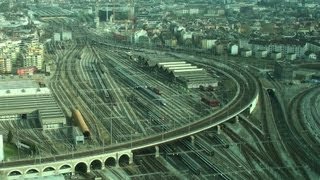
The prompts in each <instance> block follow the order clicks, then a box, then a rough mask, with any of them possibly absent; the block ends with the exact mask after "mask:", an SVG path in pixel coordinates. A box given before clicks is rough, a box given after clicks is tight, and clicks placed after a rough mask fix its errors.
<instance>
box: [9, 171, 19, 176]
mask: <svg viewBox="0 0 320 180" xmlns="http://www.w3.org/2000/svg"><path fill="white" fill-rule="evenodd" d="M21 175H22V173H21V172H20V171H11V172H10V173H9V174H8V176H21Z"/></svg>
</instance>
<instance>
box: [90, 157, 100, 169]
mask: <svg viewBox="0 0 320 180" xmlns="http://www.w3.org/2000/svg"><path fill="white" fill-rule="evenodd" d="M90 169H92V170H98V169H102V162H101V161H100V160H97V159H96V160H94V161H92V162H91V164H90Z"/></svg>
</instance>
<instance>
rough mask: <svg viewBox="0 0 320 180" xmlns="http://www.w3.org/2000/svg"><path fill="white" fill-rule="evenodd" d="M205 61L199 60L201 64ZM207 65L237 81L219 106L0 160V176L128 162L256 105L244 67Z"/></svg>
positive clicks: (52, 172)
mask: <svg viewBox="0 0 320 180" xmlns="http://www.w3.org/2000/svg"><path fill="white" fill-rule="evenodd" d="M205 64H206V63H203V65H205ZM207 65H208V64H207ZM208 66H215V67H216V69H217V70H219V71H221V72H222V71H223V72H224V74H226V75H227V76H228V77H230V78H231V79H232V80H233V81H234V82H235V83H236V85H237V92H236V96H235V97H234V98H233V99H232V100H231V101H230V102H229V103H228V104H226V105H225V106H224V107H223V108H221V109H220V110H218V111H216V112H214V113H212V114H210V115H208V116H206V117H203V118H201V119H199V120H197V121H195V122H192V123H189V124H187V125H185V126H182V127H179V128H177V129H172V130H168V131H166V132H163V133H160V134H156V135H153V136H148V137H144V138H142V139H137V140H133V141H129V142H124V143H119V144H113V145H111V146H106V147H99V148H96V149H91V150H88V151H83V152H74V153H72V154H63V155H56V156H53V157H42V158H41V157H39V158H36V159H24V160H18V161H9V162H2V163H1V164H0V177H1V179H17V178H28V177H29V178H32V177H38V176H49V175H55V174H64V173H72V174H73V173H75V172H76V171H81V172H84V173H85V172H90V170H94V169H103V168H105V167H108V166H119V162H121V161H125V162H127V163H131V162H132V159H133V153H132V152H133V151H134V150H139V149H142V148H146V147H153V146H155V147H156V150H158V148H157V146H158V145H160V144H163V143H167V142H171V141H175V140H177V139H180V138H184V137H188V136H191V135H193V134H196V133H199V132H201V131H204V130H207V129H209V128H212V127H215V126H217V125H219V124H221V123H224V122H226V121H228V120H229V119H232V118H237V115H238V114H240V113H242V112H248V113H251V112H252V111H253V110H254V108H255V107H256V104H257V101H258V98H259V93H258V88H257V82H256V80H255V78H254V77H253V76H252V75H251V74H250V73H248V72H247V71H246V70H244V69H241V68H239V67H238V66H237V65H235V64H232V63H222V62H214V63H210V65H208Z"/></svg>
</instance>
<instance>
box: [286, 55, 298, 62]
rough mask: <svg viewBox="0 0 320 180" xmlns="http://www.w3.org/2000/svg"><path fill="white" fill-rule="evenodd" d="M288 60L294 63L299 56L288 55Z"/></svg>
mask: <svg viewBox="0 0 320 180" xmlns="http://www.w3.org/2000/svg"><path fill="white" fill-rule="evenodd" d="M286 59H287V60H289V61H293V60H296V59H297V55H296V54H294V53H292V54H287V56H286Z"/></svg>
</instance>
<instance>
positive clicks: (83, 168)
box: [74, 162, 88, 174]
mask: <svg viewBox="0 0 320 180" xmlns="http://www.w3.org/2000/svg"><path fill="white" fill-rule="evenodd" d="M74 170H75V172H76V173H83V174H85V173H87V172H88V167H87V165H86V163H84V162H80V163H78V164H77V165H76V167H75V168H74Z"/></svg>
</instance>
